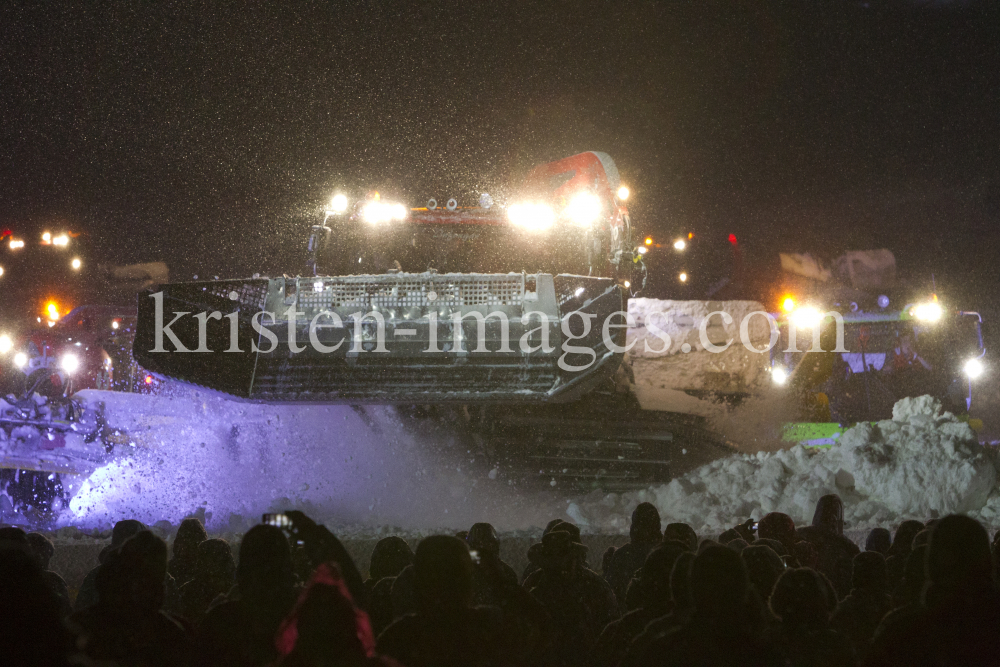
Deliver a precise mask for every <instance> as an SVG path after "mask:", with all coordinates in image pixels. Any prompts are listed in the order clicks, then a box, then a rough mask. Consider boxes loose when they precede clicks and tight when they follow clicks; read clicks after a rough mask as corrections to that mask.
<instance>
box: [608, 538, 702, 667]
mask: <svg viewBox="0 0 1000 667" xmlns="http://www.w3.org/2000/svg"><path fill="white" fill-rule="evenodd" d="M678 544H680V543H679V542H678ZM694 559H695V555H694V553H693V552H691V551H684V552H683V553H681V554H680V555H679V556H678V557H677V560H676V561H675V562H674V566H673V567H672V568H671V570H670V606H671V611H670V613H669V614H667V615H666V616H661V617H660V618H657V619H654V620H652V621H650V622H649V623H648V624H646V627H645V628H644V629H643V631H642V632H640V633H639V634H638V635H636V637H635V639H633V640H632V643H631V644H629V646H628V648H627V650H626V652H625V656H624V657H623V658H622V661H621V665H622V667H633V666H634V665H638V664H642V662H643V661H644V660H645V657H646V651H647V650H648V649H649V647H650V645H651V644H652V643H653V642H654V641H656V640H657V639H659V638H661V637H663V636H664V635H666V634H667V633H668V632H670V631H672V630H676V629H677V628H679V627H681V626H683V625H684V624H685V623H687V622H688V619H690V618H691V614H693V613H694V598H693V597H692V595H691V564H692V563H694Z"/></svg>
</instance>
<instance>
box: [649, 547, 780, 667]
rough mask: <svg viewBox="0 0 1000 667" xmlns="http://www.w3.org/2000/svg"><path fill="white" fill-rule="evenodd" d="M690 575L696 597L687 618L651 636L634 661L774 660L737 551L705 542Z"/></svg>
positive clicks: (731, 662) (750, 662)
mask: <svg viewBox="0 0 1000 667" xmlns="http://www.w3.org/2000/svg"><path fill="white" fill-rule="evenodd" d="M678 560H679V559H678ZM679 564H680V563H679V562H678V565H679ZM675 567H676V565H675ZM690 576H691V594H692V597H693V598H694V612H693V614H692V615H691V617H690V619H689V620H688V621H687V623H685V624H684V625H682V626H681V627H679V628H676V629H673V630H670V631H668V632H666V633H665V634H662V635H660V636H659V637H657V638H655V639H653V640H652V641H651V642H650V643H649V645H648V646H646V647H645V649H644V651H643V655H642V657H641V658H639V660H638V662H637V664H641V665H677V666H681V665H685V666H687V665H765V664H773V660H774V656H772V655H771V654H770V651H769V647H768V646H767V645H766V644H765V643H764V641H763V639H762V633H763V629H764V626H763V619H762V617H761V616H760V614H759V613H756V612H755V610H754V604H753V602H752V600H751V594H750V585H749V581H748V579H747V573H746V569H745V568H744V567H743V561H742V560H741V559H740V555H739V554H737V553H736V552H735V551H733V550H732V549H727V548H726V547H723V546H717V545H709V546H707V547H705V548H704V549H703V550H702V551H701V553H699V554H698V555H697V556H696V557H695V559H694V561H693V562H692V564H691V575H690ZM638 641H639V640H638V639H637V640H636V642H637V643H638Z"/></svg>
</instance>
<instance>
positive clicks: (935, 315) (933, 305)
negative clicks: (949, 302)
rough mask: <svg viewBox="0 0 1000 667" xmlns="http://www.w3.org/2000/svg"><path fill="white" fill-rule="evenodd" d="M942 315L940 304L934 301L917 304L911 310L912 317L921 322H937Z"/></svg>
mask: <svg viewBox="0 0 1000 667" xmlns="http://www.w3.org/2000/svg"><path fill="white" fill-rule="evenodd" d="M943 313H944V311H942V310H941V304H939V303H937V302H936V301H928V302H926V303H921V304H917V306H916V307H915V308H914V309H913V316H914V317H915V318H917V319H918V320H920V321H921V322H937V321H938V320H940V319H941V315H942V314H943Z"/></svg>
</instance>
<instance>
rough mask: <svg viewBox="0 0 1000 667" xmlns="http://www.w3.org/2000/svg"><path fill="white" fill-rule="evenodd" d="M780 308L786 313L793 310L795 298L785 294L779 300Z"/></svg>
mask: <svg viewBox="0 0 1000 667" xmlns="http://www.w3.org/2000/svg"><path fill="white" fill-rule="evenodd" d="M781 309H782V310H783V311H785V312H786V313H790V312H792V311H793V310H795V299H793V298H792V297H790V296H786V297H785V298H784V299H782V300H781Z"/></svg>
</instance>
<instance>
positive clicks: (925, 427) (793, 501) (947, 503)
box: [570, 396, 1000, 534]
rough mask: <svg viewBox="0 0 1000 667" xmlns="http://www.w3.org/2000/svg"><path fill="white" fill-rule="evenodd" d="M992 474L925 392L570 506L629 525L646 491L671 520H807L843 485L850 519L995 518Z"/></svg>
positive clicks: (998, 498)
mask: <svg viewBox="0 0 1000 667" xmlns="http://www.w3.org/2000/svg"><path fill="white" fill-rule="evenodd" d="M996 483H997V469H996V466H995V461H994V456H993V454H992V452H989V451H987V450H986V449H985V448H984V447H982V446H981V445H980V444H979V443H978V441H977V438H976V435H975V433H974V432H973V431H972V430H971V429H970V428H969V426H968V424H966V423H964V422H962V421H960V420H958V419H957V418H956V417H955V416H954V415H952V414H951V413H949V412H943V411H942V408H941V404H940V403H939V402H938V401H937V400H935V399H933V398H932V397H930V396H922V397H919V398H906V399H903V400H901V401H899V402H898V403H897V404H896V406H895V408H894V409H893V418H892V419H891V420H885V421H881V422H877V423H875V424H869V423H861V424H858V425H856V426H854V427H853V428H851V429H849V430H848V431H846V432H845V433H844V434H843V435H842V436H841V437H840V439H839V441H838V442H837V444H835V445H833V446H832V447H831V448H829V449H808V448H805V447H802V446H800V445H796V446H794V447H792V448H791V449H786V450H781V451H777V452H771V453H764V452H761V453H757V454H738V455H734V456H731V457H728V458H723V459H720V460H718V461H715V462H713V463H710V464H708V465H705V466H703V467H701V468H699V469H697V470H695V471H693V472H691V473H689V474H687V475H685V476H683V477H680V478H678V479H675V480H673V481H671V482H670V483H669V484H665V485H661V486H654V487H651V488H649V489H646V490H643V491H638V492H632V493H626V494H607V495H603V494H593V495H591V496H588V497H587V498H585V499H584V500H582V501H581V502H579V503H575V504H574V505H573V506H572V507H571V509H570V512H571V514H572V515H574V516H575V517H576V518H577V520H578V521H581V522H585V523H586V525H588V526H591V527H597V526H600V528H601V529H602V530H614V529H619V530H623V529H627V521H628V517H629V513H630V511H631V508H633V507H635V505H636V504H637V503H640V502H643V501H648V502H651V503H653V504H654V505H656V506H657V507H658V508H659V510H660V513H661V515H662V516H664V517H665V520H666V519H669V520H670V521H682V522H685V523H688V524H690V525H691V526H692V527H694V528H695V530H696V531H698V532H699V533H700V534H711V533H713V532H718V531H720V530H723V529H725V528H729V527H731V526H732V525H733V524H734V523H735V522H737V521H739V520H740V519H742V518H745V517H753V518H755V519H759V518H760V517H762V516H764V515H765V514H767V513H768V512H784V513H786V514H788V515H790V516H791V517H792V518H793V519H794V520H795V522H796V523H797V524H799V525H802V524H808V523H809V522H810V521H811V519H812V514H813V510H814V509H815V507H816V501H817V500H818V499H819V498H820V496H823V495H825V494H828V493H837V494H839V495H840V496H841V498H843V500H844V505H845V522H846V524H847V525H848V526H851V527H855V528H857V527H863V526H874V525H884V524H891V523H895V522H898V521H900V520H902V519H907V518H916V519H927V518H931V517H935V516H943V515H946V514H949V513H954V512H963V513H969V514H971V515H973V516H975V517H977V518H979V519H981V520H983V521H984V522H985V523H987V524H997V523H1000V495H998V494H997V492H996V490H995V487H996Z"/></svg>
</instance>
